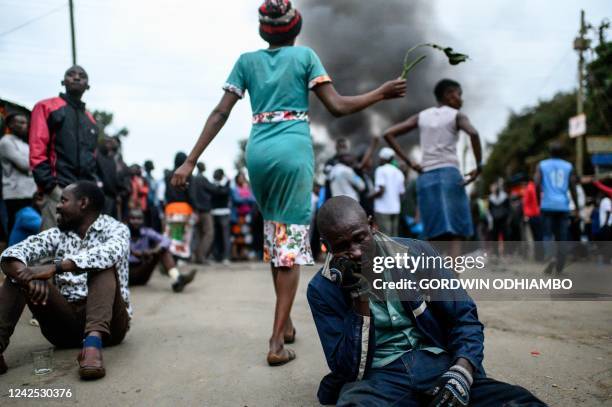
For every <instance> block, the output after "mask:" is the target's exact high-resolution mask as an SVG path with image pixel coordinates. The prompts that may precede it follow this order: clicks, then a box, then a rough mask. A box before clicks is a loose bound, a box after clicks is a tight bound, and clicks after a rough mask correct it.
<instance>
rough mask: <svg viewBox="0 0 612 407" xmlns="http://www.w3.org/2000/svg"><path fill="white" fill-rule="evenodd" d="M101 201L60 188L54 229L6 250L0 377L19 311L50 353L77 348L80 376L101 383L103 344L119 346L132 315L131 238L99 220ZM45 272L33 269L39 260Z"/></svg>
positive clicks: (0, 297)
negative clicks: (28, 315) (35, 325)
mask: <svg viewBox="0 0 612 407" xmlns="http://www.w3.org/2000/svg"><path fill="white" fill-rule="evenodd" d="M103 208H104V193H103V192H102V190H101V189H100V188H98V187H97V186H96V184H94V183H92V182H89V181H79V182H76V183H74V184H71V185H69V186H67V187H66V188H65V189H64V191H63V192H62V195H61V199H60V202H59V204H58V205H57V213H58V216H57V223H58V226H57V227H55V228H51V229H48V230H45V231H44V232H42V233H39V234H38V235H34V236H31V237H29V238H28V239H26V240H24V241H23V242H21V243H18V244H16V245H15V246H12V247H9V248H8V249H7V250H6V251H5V252H4V253H3V254H2V257H1V261H0V267H1V268H2V271H3V272H4V273H5V274H6V275H7V277H8V278H6V279H5V281H4V284H3V285H2V286H1V287H0V373H4V372H6V369H7V367H6V364H5V362H4V358H3V356H2V353H3V352H4V351H5V350H6V348H7V346H8V344H9V338H10V337H11V335H12V334H13V331H14V330H15V326H16V324H17V321H18V320H19V317H20V316H21V313H22V312H23V310H24V307H25V306H26V304H27V306H28V308H30V310H31V311H32V313H33V314H34V317H35V318H36V319H37V320H38V322H39V323H40V329H41V331H42V334H43V335H44V336H45V338H47V340H49V342H51V343H52V344H54V345H55V346H57V347H60V348H72V347H81V346H82V350H81V352H80V354H79V356H78V360H79V375H80V376H81V378H83V379H98V378H101V377H103V376H104V375H105V368H104V364H103V361H102V351H101V349H102V344H104V345H117V344H119V343H120V342H121V341H122V340H123V338H124V337H125V334H126V333H127V331H128V329H129V322H130V318H131V314H132V309H131V306H130V294H129V291H128V256H129V245H130V232H129V230H128V228H127V227H126V226H125V225H123V224H121V223H119V222H118V221H116V220H115V219H113V218H111V217H109V216H107V215H101V212H102V209H103ZM49 258H50V259H52V260H53V263H52V264H50V265H43V266H35V264H37V263H40V261H41V260H43V259H49Z"/></svg>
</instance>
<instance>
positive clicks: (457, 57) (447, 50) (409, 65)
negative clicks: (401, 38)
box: [400, 44, 469, 79]
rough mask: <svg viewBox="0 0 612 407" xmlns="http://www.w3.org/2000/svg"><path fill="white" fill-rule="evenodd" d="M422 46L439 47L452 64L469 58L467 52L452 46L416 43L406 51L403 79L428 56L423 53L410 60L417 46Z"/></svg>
mask: <svg viewBox="0 0 612 407" xmlns="http://www.w3.org/2000/svg"><path fill="white" fill-rule="evenodd" d="M420 47H431V48H434V49H437V50H439V51H442V52H444V54H445V55H446V57H447V58H448V63H449V64H451V65H458V64H460V63H462V62H465V61H467V60H468V59H469V56H467V55H466V54H460V53H458V52H455V51H453V49H452V48H451V47H443V46H441V45H438V44H419V45H415V46H414V47H412V48H410V49H409V50H408V51H407V52H406V56H404V69H403V70H402V74H401V76H400V77H401V78H402V79H406V76H407V75H408V72H410V71H411V70H412V69H413V68H414V67H415V66H417V65H418V64H419V63H420V62H421V61H423V60H424V59H425V58H427V56H426V55H421V56H419V57H418V58H416V59H415V60H413V61H412V62H411V61H410V60H409V57H410V54H411V53H412V52H413V51H415V50H416V49H417V48H420Z"/></svg>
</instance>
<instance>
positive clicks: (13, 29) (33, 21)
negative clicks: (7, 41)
mask: <svg viewBox="0 0 612 407" xmlns="http://www.w3.org/2000/svg"><path fill="white" fill-rule="evenodd" d="M66 4H67V3H64V4H62V5H61V6H58V7H55V8H54V9H51V10H49V11H47V12H46V13H44V14H41V15H39V16H38V17H34V18H33V19H31V20H28V21H26V22H24V23H22V24H19V25H18V26H16V27H13V28H11V29H9V30H7V31H4V32H1V33H0V38H1V37H4V36H5V35H8V34H10V33H13V32H15V31H17V30H19V29H21V28H23V27H25V26H27V25H30V24H32V23H35V22H36V21H38V20H42V19H43V18H45V17H47V16H50V15H51V14H53V13H57V12H58V11H60V10H61V9H63V8H64V7H66Z"/></svg>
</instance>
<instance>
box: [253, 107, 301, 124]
mask: <svg viewBox="0 0 612 407" xmlns="http://www.w3.org/2000/svg"><path fill="white" fill-rule="evenodd" d="M291 120H298V121H304V122H308V121H309V119H308V112H298V111H295V110H277V111H275V112H262V113H257V114H254V115H253V124H259V123H278V122H288V121H291Z"/></svg>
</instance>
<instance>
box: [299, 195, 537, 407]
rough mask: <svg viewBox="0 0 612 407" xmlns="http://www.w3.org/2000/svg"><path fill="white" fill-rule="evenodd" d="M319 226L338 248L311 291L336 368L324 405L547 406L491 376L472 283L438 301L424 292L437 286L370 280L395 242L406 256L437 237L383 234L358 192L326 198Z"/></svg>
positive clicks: (394, 273)
mask: <svg viewBox="0 0 612 407" xmlns="http://www.w3.org/2000/svg"><path fill="white" fill-rule="evenodd" d="M317 224H318V227H319V231H320V233H321V237H322V239H323V240H324V243H325V244H326V246H327V248H328V250H329V253H330V255H329V256H328V261H327V262H326V265H325V266H324V267H323V269H322V270H321V271H320V272H318V273H317V274H316V275H315V276H314V278H313V279H312V280H311V282H310V284H309V286H308V292H307V297H308V303H309V304H310V308H311V311H312V314H313V317H314V321H315V325H316V327H317V331H318V333H319V338H320V340H321V344H322V346H323V352H324V353H325V357H326V359H327V364H328V366H329V368H330V369H331V373H330V374H328V375H327V376H325V377H324V378H323V380H322V381H321V385H320V387H319V392H318V398H319V401H320V402H321V403H322V404H334V403H336V404H337V406H349V405H350V406H382V405H398V406H400V405H401V406H423V405H429V406H445V407H450V406H456V407H457V406H467V405H468V404H469V405H470V406H504V405H508V406H510V405H511V406H542V405H544V403H542V402H541V401H539V400H538V399H537V398H535V396H533V395H532V394H531V393H529V392H528V391H527V390H525V389H523V388H521V387H518V386H513V385H510V384H506V383H502V382H498V381H496V380H493V379H489V378H487V377H486V376H485V372H484V369H483V367H482V360H483V342H484V335H483V326H482V324H481V323H480V321H479V320H478V315H477V312H476V305H475V304H474V302H473V301H472V300H471V299H470V297H469V296H468V295H467V293H466V292H465V291H459V292H457V293H450V295H449V294H448V293H447V294H446V296H445V297H444V298H437V299H438V300H437V301H429V299H428V300H425V299H424V298H426V296H425V295H427V294H431V293H424V292H419V291H417V290H409V291H408V292H407V293H400V292H399V291H400V290H388V291H386V292H382V295H380V294H381V293H376V292H374V291H373V290H372V289H371V288H370V287H371V283H370V281H371V280H372V273H371V272H372V271H373V269H372V264H373V262H372V259H373V258H374V256H391V255H393V254H394V253H393V250H394V251H395V253H399V254H400V255H401V256H403V254H404V253H406V254H409V255H410V254H416V255H420V254H421V253H424V254H425V255H428V256H435V255H437V253H436V252H435V250H434V249H433V248H432V247H431V246H430V245H429V244H427V243H425V242H421V241H417V240H411V239H390V238H388V237H387V236H385V235H383V234H381V233H378V232H373V231H372V229H371V226H370V225H369V224H368V219H367V217H366V214H365V212H364V211H363V209H362V208H361V207H360V205H359V203H358V202H356V201H355V200H353V199H351V198H348V197H335V198H332V199H330V200H329V201H328V202H326V203H325V205H323V206H322V207H321V209H320V210H319V215H318V219H317ZM389 247H392V248H393V250H389ZM368 270H370V273H368ZM421 272H423V271H422V270H417V271H416V275H418V274H419V273H421ZM407 274H410V273H407ZM399 275H401V276H404V277H405V276H406V273H402V274H398V270H395V269H387V270H386V271H384V273H381V274H377V276H381V277H383V280H384V281H385V282H396V281H399V280H398V276H399ZM434 275H437V276H438V278H453V274H452V272H451V271H448V270H445V269H438V270H434V271H433V272H432V273H431V274H430V276H429V277H430V278H431V277H433V276H434ZM377 278H379V277H377ZM407 295H408V297H410V298H408V299H407V298H406V296H407Z"/></svg>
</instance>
